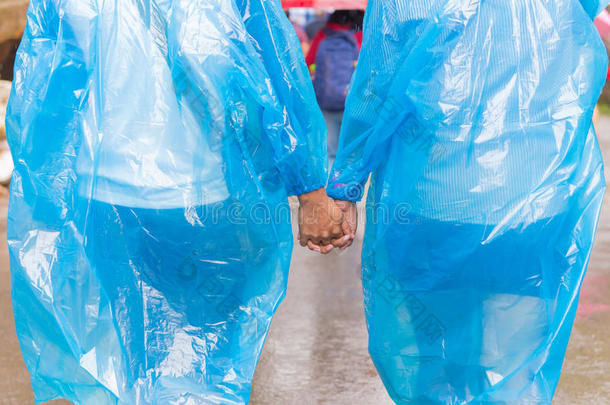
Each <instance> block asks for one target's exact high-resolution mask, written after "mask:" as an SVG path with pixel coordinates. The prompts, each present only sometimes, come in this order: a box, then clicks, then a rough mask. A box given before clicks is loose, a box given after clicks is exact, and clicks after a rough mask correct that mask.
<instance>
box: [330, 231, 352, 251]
mask: <svg viewBox="0 0 610 405" xmlns="http://www.w3.org/2000/svg"><path fill="white" fill-rule="evenodd" d="M351 240H352V236H351V235H349V234H348V235H343V236H342V237H340V238H336V239H333V240H332V241H331V244H332V245H333V246H334V247H338V248H341V247H343V246H345V245H347V244H348V243H349V241H351Z"/></svg>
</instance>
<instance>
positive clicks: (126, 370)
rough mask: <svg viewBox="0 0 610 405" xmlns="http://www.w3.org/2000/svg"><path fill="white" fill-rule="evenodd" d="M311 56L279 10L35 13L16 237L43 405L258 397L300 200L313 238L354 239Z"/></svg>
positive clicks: (19, 289) (17, 273) (28, 340)
mask: <svg viewBox="0 0 610 405" xmlns="http://www.w3.org/2000/svg"><path fill="white" fill-rule="evenodd" d="M300 49H301V48H300V46H299V44H298V40H297V38H296V34H295V33H294V31H293V30H292V28H291V26H290V24H289V22H288V20H287V19H286V17H285V15H284V13H283V11H282V9H281V5H280V2H279V0H271V1H268V0H231V1H224V0H205V1H204V0H162V1H151V0H111V1H103V2H98V1H94V0H62V1H57V0H32V1H31V2H30V7H29V11H28V23H27V28H26V32H25V35H24V38H23V40H22V43H21V46H20V49H19V52H18V55H17V61H16V65H15V80H14V87H13V91H12V95H11V98H10V102H9V106H8V119H7V124H8V125H7V128H8V141H9V143H10V147H11V151H12V153H13V156H14V160H15V171H14V175H13V178H12V183H11V196H10V207H9V219H8V241H9V248H10V258H11V270H12V297H13V308H14V313H15V321H16V327H17V334H18V337H19V341H20V345H21V349H22V351H23V355H24V359H25V362H26V365H27V367H28V370H29V371H30V373H31V381H32V385H33V388H34V394H35V400H36V402H37V403H39V402H44V401H47V400H51V399H54V398H59V397H61V398H66V399H68V400H70V401H72V402H73V403H75V404H87V405H90V404H96V405H102V404H129V405H133V404H178V403H180V404H245V403H247V402H248V398H249V395H250V385H251V380H252V377H253V373H254V368H255V366H256V364H257V361H258V358H259V355H260V352H261V348H262V345H263V342H264V339H265V337H266V334H267V331H268V328H269V324H270V321H271V318H272V316H273V314H274V312H275V310H276V308H277V306H278V304H279V302H280V301H281V300H282V298H283V296H284V294H285V289H286V278H287V272H288V266H289V262H290V255H291V249H292V234H291V227H290V208H289V206H288V204H287V196H288V195H299V196H300V198H301V203H302V204H301V217H302V218H310V219H312V218H313V220H312V221H309V222H304V221H303V223H302V224H301V225H302V226H301V232H300V239H301V243H302V244H315V245H322V246H324V245H328V244H329V243H330V239H332V238H334V237H337V236H343V233H342V231H341V227H340V217H341V215H342V214H341V211H340V210H339V209H338V208H337V207H334V205H333V203H332V201H331V200H330V199H328V197H326V196H325V194H324V191H323V186H324V185H325V183H326V180H327V174H326V173H327V169H326V148H325V145H326V132H325V128H324V121H323V118H322V115H321V112H320V110H319V108H318V106H317V104H316V102H315V95H314V92H313V88H312V85H311V82H310V79H309V75H308V71H307V68H306V66H305V63H304V60H303V56H302V53H301V50H300ZM321 188H322V190H320V189H321ZM314 214H315V217H314Z"/></svg>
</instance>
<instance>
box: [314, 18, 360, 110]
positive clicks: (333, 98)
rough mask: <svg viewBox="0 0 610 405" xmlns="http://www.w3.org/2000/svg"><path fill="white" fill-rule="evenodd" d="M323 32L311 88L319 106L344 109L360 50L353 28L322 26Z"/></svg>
mask: <svg viewBox="0 0 610 405" xmlns="http://www.w3.org/2000/svg"><path fill="white" fill-rule="evenodd" d="M324 32H325V33H326V36H327V37H326V39H324V40H323V41H322V42H321V43H320V47H319V48H318V53H317V55H316V70H315V75H314V79H313V87H314V89H315V91H316V96H317V98H318V104H319V105H320V108H322V109H323V110H328V111H343V109H344V108H345V98H346V96H347V90H348V87H349V84H350V81H351V79H352V75H353V74H354V69H355V68H356V61H357V60H358V55H359V53H360V49H359V47H358V42H357V41H356V37H355V31H352V30H345V31H336V30H330V29H325V30H324Z"/></svg>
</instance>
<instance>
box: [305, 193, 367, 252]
mask: <svg viewBox="0 0 610 405" xmlns="http://www.w3.org/2000/svg"><path fill="white" fill-rule="evenodd" d="M299 203H300V206H299V242H300V244H301V246H307V247H308V248H309V249H310V250H313V251H315V252H320V253H322V254H327V253H330V252H331V251H332V250H333V249H335V248H338V249H340V250H344V249H346V248H348V247H349V246H351V245H352V243H353V242H354V238H355V237H356V229H357V226H358V212H357V210H356V204H354V203H353V202H350V201H339V200H333V199H332V198H330V197H328V196H327V195H326V191H325V190H324V189H323V188H321V189H318V190H315V191H312V192H310V193H307V194H302V195H300V196H299Z"/></svg>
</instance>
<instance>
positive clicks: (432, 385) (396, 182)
mask: <svg viewBox="0 0 610 405" xmlns="http://www.w3.org/2000/svg"><path fill="white" fill-rule="evenodd" d="M601 3H602V2H601V1H588V2H584V1H583V2H582V3H581V2H579V1H577V0H552V1H536V0H510V1H507V0H488V1H480V0H449V1H448V0H416V1H406V0H371V1H370V2H369V6H368V10H367V15H366V21H365V34H364V44H363V48H362V53H361V56H360V59H359V61H358V67H357V70H356V73H355V77H354V79H353V82H352V88H351V91H350V94H349V96H348V100H347V108H346V112H345V117H344V121H343V129H342V133H341V137H340V145H339V151H338V155H337V160H336V162H335V164H334V167H333V170H332V171H331V180H330V182H329V185H328V194H329V195H331V196H333V197H335V198H338V199H342V200H351V201H358V200H359V199H360V198H361V197H362V194H363V189H364V187H363V185H364V182H365V181H366V180H367V178H368V177H369V174H370V173H371V172H372V180H371V186H370V189H369V191H368V203H367V228H366V236H365V246H364V250H363V253H362V264H363V284H364V294H365V308H366V316H367V320H368V328H369V337H370V339H369V349H370V353H371V356H372V358H373V360H374V363H375V365H376V367H377V369H378V370H379V373H380V375H381V378H382V379H383V382H384V383H385V386H386V387H387V389H388V391H389V393H390V395H391V397H392V398H393V399H394V401H395V402H396V403H398V404H550V403H551V399H552V397H553V393H554V390H555V387H556V386H557V382H558V380H559V375H560V371H561V365H562V361H563V357H564V353H565V350H566V346H567V343H568V339H569V335H570V330H571V327H572V323H573V319H574V315H575V312H576V305H577V302H578V293H579V289H580V286H581V282H582V279H583V276H584V274H585V269H586V267H587V262H588V259H589V254H590V252H591V246H592V243H593V238H594V233H595V228H596V225H597V221H598V216H599V212H600V207H601V202H602V197H603V194H604V188H605V182H604V178H603V168H602V166H603V165H602V159H601V154H600V151H599V147H598V144H597V140H596V137H595V133H594V129H593V126H592V123H591V117H592V114H593V109H594V106H595V103H596V100H597V98H598V96H599V94H600V91H601V89H602V86H603V84H604V78H605V69H606V66H607V58H606V52H605V50H604V47H603V45H602V43H601V41H600V39H599V36H598V34H597V32H596V31H595V28H594V26H593V23H592V17H593V16H595V15H596V13H597V12H598V11H600V10H601V7H602V6H603V5H605V4H607V3H608V2H607V1H605V2H604V4H601Z"/></svg>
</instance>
